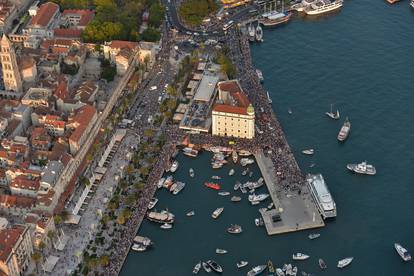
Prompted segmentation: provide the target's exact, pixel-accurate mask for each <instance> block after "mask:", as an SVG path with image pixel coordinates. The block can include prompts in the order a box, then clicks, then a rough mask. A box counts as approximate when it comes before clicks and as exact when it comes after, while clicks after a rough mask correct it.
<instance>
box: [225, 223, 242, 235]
mask: <svg viewBox="0 0 414 276" xmlns="http://www.w3.org/2000/svg"><path fill="white" fill-rule="evenodd" d="M227 232H228V233H230V234H240V233H241V232H243V229H242V227H241V226H240V225H238V224H232V225H230V227H229V228H227Z"/></svg>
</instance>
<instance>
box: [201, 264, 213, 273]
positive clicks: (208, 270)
mask: <svg viewBox="0 0 414 276" xmlns="http://www.w3.org/2000/svg"><path fill="white" fill-rule="evenodd" d="M201 265H202V266H203V269H204V271H205V272H207V273H210V272H211V268H210V266H209V265H208V264H207V263H205V262H202V263H201Z"/></svg>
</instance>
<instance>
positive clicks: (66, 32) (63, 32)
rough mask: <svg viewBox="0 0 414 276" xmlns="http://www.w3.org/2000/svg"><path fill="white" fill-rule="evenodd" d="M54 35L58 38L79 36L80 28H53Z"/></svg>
mask: <svg viewBox="0 0 414 276" xmlns="http://www.w3.org/2000/svg"><path fill="white" fill-rule="evenodd" d="M53 33H54V36H55V37H58V38H69V39H72V38H80V37H81V35H82V30H79V29H73V28H71V29H54V30H53Z"/></svg>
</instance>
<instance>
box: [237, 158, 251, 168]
mask: <svg viewBox="0 0 414 276" xmlns="http://www.w3.org/2000/svg"><path fill="white" fill-rule="evenodd" d="M253 163H254V159H252V158H242V159H240V165H242V166H243V167H245V166H247V165H250V164H253Z"/></svg>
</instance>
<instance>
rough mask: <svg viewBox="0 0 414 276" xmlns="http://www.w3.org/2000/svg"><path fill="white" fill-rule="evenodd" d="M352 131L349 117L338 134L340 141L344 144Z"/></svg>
mask: <svg viewBox="0 0 414 276" xmlns="http://www.w3.org/2000/svg"><path fill="white" fill-rule="evenodd" d="M350 131H351V122H350V121H349V120H348V117H346V118H345V121H344V124H343V125H342V127H341V129H340V130H339V133H338V137H337V138H338V141H340V142H343V141H345V140H346V138H348V135H349V132H350Z"/></svg>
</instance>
